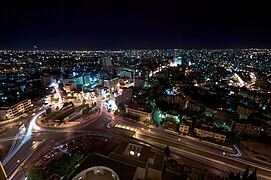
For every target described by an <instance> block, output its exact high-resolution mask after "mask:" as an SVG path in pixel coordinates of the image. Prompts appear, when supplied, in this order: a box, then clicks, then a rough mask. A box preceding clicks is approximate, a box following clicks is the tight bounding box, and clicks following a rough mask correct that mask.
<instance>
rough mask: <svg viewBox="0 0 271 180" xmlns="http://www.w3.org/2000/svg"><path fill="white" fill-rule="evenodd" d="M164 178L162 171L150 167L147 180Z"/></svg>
mask: <svg viewBox="0 0 271 180" xmlns="http://www.w3.org/2000/svg"><path fill="white" fill-rule="evenodd" d="M161 178H162V171H159V170H156V169H153V168H151V167H148V169H147V175H146V179H148V180H158V179H161Z"/></svg>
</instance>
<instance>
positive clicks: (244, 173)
mask: <svg viewBox="0 0 271 180" xmlns="http://www.w3.org/2000/svg"><path fill="white" fill-rule="evenodd" d="M248 174H249V166H248V167H247V168H246V170H245V171H244V172H243V176H242V180H245V179H247V177H248Z"/></svg>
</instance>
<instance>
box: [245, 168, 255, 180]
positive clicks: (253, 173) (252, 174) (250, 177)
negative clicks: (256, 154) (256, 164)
mask: <svg viewBox="0 0 271 180" xmlns="http://www.w3.org/2000/svg"><path fill="white" fill-rule="evenodd" d="M247 179H248V180H257V168H255V169H254V171H253V172H252V173H251V174H250V175H249V177H248V178H247Z"/></svg>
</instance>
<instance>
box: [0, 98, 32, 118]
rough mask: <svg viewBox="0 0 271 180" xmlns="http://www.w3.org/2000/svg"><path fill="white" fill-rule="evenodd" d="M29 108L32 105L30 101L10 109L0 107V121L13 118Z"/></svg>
mask: <svg viewBox="0 0 271 180" xmlns="http://www.w3.org/2000/svg"><path fill="white" fill-rule="evenodd" d="M31 107H32V103H31V100H30V99H26V100H24V101H21V102H19V103H17V104H15V105H13V106H10V107H0V119H3V120H7V119H12V118H15V117H17V116H19V115H21V114H23V113H24V112H25V111H26V110H28V109H29V108H31Z"/></svg>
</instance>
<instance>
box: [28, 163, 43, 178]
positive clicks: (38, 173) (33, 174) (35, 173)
mask: <svg viewBox="0 0 271 180" xmlns="http://www.w3.org/2000/svg"><path fill="white" fill-rule="evenodd" d="M28 179H30V180H36V179H40V180H43V179H45V178H44V177H43V174H42V170H41V169H40V168H39V167H37V166H36V165H34V164H33V165H30V167H29V168H28Z"/></svg>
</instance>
